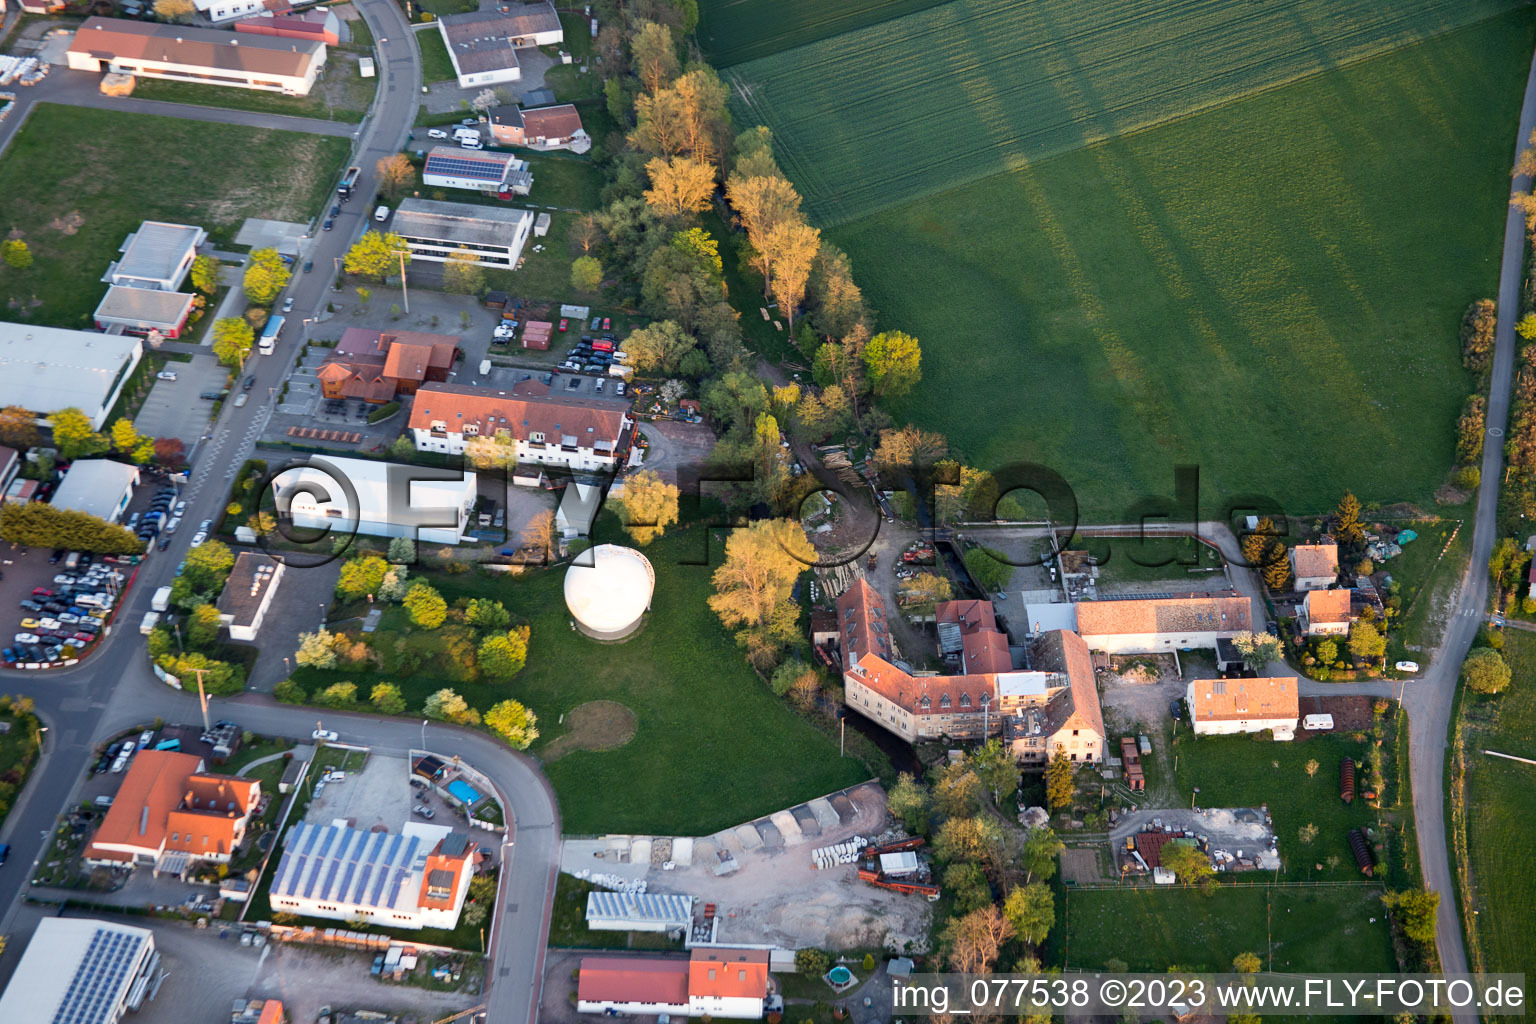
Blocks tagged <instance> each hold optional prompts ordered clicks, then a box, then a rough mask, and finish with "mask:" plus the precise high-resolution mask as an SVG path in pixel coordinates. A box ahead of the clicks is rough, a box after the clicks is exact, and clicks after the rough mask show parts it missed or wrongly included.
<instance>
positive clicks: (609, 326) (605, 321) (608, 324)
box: [603, 316, 613, 331]
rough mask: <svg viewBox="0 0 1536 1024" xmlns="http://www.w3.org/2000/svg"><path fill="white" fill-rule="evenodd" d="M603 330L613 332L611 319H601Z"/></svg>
mask: <svg viewBox="0 0 1536 1024" xmlns="http://www.w3.org/2000/svg"><path fill="white" fill-rule="evenodd" d="M603 330H605V331H611V330H613V321H612V320H611V319H609V318H608V317H606V316H605V317H603Z"/></svg>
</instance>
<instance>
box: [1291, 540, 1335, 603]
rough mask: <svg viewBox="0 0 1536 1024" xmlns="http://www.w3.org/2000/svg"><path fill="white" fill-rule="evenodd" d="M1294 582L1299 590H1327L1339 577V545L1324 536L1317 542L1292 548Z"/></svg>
mask: <svg viewBox="0 0 1536 1024" xmlns="http://www.w3.org/2000/svg"><path fill="white" fill-rule="evenodd" d="M1289 557H1290V559H1291V575H1292V576H1293V577H1295V582H1294V583H1293V584H1292V586H1294V587H1295V588H1296V589H1297V590H1325V589H1327V588H1328V587H1331V586H1333V585H1334V584H1335V583H1337V582H1338V579H1339V546H1338V545H1337V544H1335V543H1334V542H1333V541H1332V540H1331V539H1329V538H1327V537H1324V538H1323V539H1322V541H1321V542H1320V543H1317V544H1297V545H1296V546H1295V547H1293V548H1291V551H1290V556H1289Z"/></svg>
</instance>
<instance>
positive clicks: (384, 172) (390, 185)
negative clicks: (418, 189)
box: [374, 153, 416, 199]
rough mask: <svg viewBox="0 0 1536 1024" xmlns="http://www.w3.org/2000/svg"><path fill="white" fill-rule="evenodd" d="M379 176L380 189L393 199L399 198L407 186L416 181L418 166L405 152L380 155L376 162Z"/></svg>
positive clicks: (375, 165) (375, 167)
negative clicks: (416, 166) (412, 162)
mask: <svg viewBox="0 0 1536 1024" xmlns="http://www.w3.org/2000/svg"><path fill="white" fill-rule="evenodd" d="M374 170H375V171H376V172H377V173H378V176H379V191H381V192H383V193H384V194H385V195H387V196H389V197H390V198H391V199H399V198H400V196H401V195H402V194H403V193H404V192H405V190H406V189H407V188H409V187H410V186H412V185H414V184H415V183H416V168H415V167H414V166H412V164H411V158H410V157H408V156H406V155H405V154H404V153H394V154H392V155H390V156H386V157H380V158H379V162H378V163H376V164H374Z"/></svg>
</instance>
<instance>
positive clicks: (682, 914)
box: [587, 890, 693, 925]
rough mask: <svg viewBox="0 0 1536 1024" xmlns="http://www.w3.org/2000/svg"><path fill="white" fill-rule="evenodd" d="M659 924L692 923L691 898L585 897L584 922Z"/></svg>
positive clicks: (654, 895) (608, 894)
mask: <svg viewBox="0 0 1536 1024" xmlns="http://www.w3.org/2000/svg"><path fill="white" fill-rule="evenodd" d="M605 918H606V919H608V920H613V921H662V922H667V923H673V924H679V925H682V924H687V923H688V922H690V921H692V920H693V897H692V896H674V895H669V894H662V893H639V892H606V891H603V890H598V891H596V892H589V893H587V920H588V921H592V920H594V919H605Z"/></svg>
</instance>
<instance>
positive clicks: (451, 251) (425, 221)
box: [394, 199, 534, 270]
mask: <svg viewBox="0 0 1536 1024" xmlns="http://www.w3.org/2000/svg"><path fill="white" fill-rule="evenodd" d="M533 221H534V216H533V211H532V210H514V209H512V208H510V207H497V206H473V205H470V204H468V203H440V202H437V201H436V200H433V199H404V200H401V202H400V206H399V207H398V208H397V209H396V210H395V223H394V230H395V233H396V234H398V235H399V236H400V237H401V238H404V239H405V245H406V248H408V249H410V250H411V259H413V260H424V261H426V262H428V263H447V262H448V260H449V259H452V258H454V257H456V256H457V257H458V258H460V259H462V258H463V256H464V254H466V253H467V254H469V255H472V256H474V257H475V259H476V260H477V261H478V262H479V263H480V265H481V266H484V267H490V268H491V269H493V270H516V269H517V265H518V263H519V261H521V259H522V256H523V246H525V245H526V244H527V243H528V232H529V231H531V230H532V229H533Z"/></svg>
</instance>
